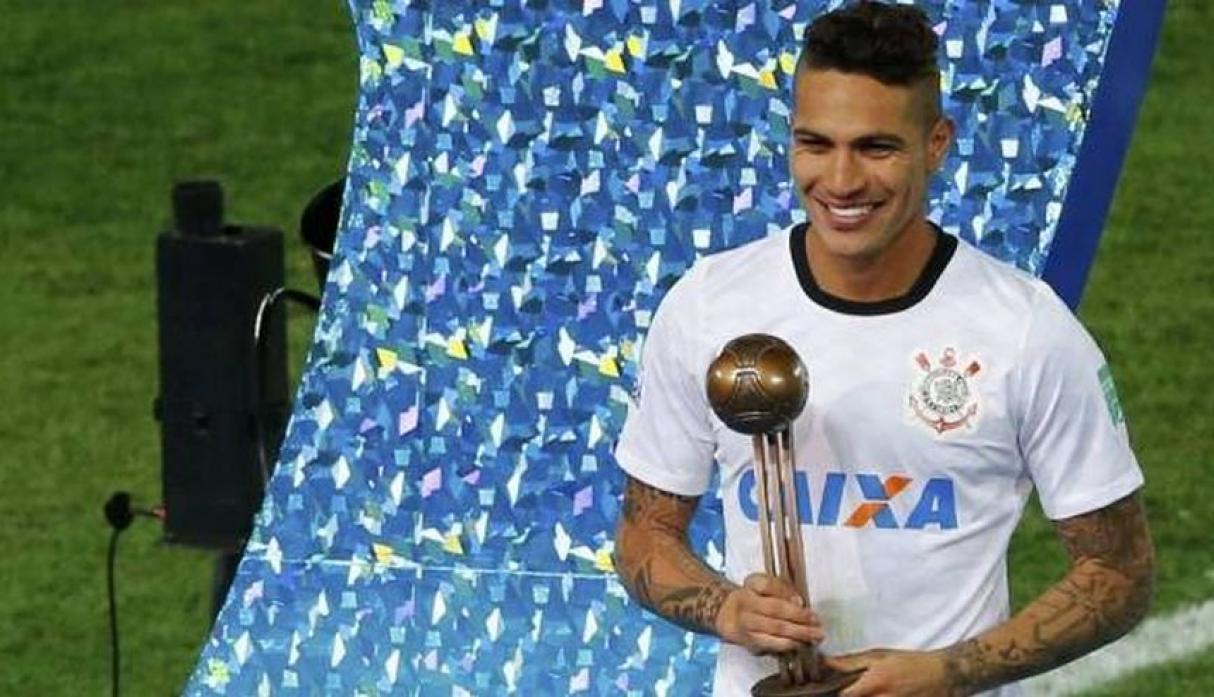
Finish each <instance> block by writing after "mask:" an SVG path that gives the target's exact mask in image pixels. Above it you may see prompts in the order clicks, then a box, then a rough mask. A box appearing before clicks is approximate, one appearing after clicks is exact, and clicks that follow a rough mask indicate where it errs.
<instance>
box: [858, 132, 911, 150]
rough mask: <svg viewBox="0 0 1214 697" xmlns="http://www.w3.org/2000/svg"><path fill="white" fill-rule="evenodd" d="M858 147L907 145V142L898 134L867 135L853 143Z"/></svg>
mask: <svg viewBox="0 0 1214 697" xmlns="http://www.w3.org/2000/svg"><path fill="white" fill-rule="evenodd" d="M852 142H853V143H854V144H856V145H877V144H880V145H897V146H899V147H901V146H903V145H906V140H905V139H903V138H902V136H900V135H897V134H896V133H880V132H878V133H865V134H864V135H862V136H860V137H859V138H856V139H855V140H854V141H852Z"/></svg>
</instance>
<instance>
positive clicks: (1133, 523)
mask: <svg viewBox="0 0 1214 697" xmlns="http://www.w3.org/2000/svg"><path fill="white" fill-rule="evenodd" d="M1057 528H1058V535H1059V537H1060V538H1061V539H1062V542H1063V545H1064V546H1065V547H1066V550H1067V553H1068V554H1070V556H1071V561H1072V566H1071V571H1070V572H1069V573H1068V574H1067V575H1066V577H1065V578H1063V579H1062V580H1061V581H1059V582H1058V583H1057V584H1055V585H1054V586H1053V587H1051V588H1050V589H1049V590H1047V591H1046V592H1045V593H1044V594H1043V595H1042V596H1041V597H1039V598H1038V599H1037V600H1035V601H1034V602H1033V603H1031V604H1030V605H1029V606H1028V607H1026V608H1025V609H1024V611H1022V612H1021V613H1020V614H1019V615H1017V616H1016V618H1015V619H1013V620H1012V621H1011V622H1009V623H1008V624H1006V625H1003V626H1001V627H998V628H996V629H995V630H992V631H990V632H987V633H986V634H983V635H982V636H979V637H976V638H973V639H970V640H968V641H965V642H962V643H960V644H957V645H956V646H954V647H952V648H950V649H948V650H947V651H946V653H945V659H946V669H947V671H948V674H949V678H950V682H951V684H952V685H953V687H954V688H955V690H956V692H957V693H958V694H970V693H972V692H977V691H981V690H984V689H989V688H991V687H994V686H997V685H1001V684H1003V683H1005V682H1010V681H1013V680H1019V679H1022V678H1025V677H1028V676H1030V675H1034V674H1036V673H1040V672H1043V671H1046V670H1050V669H1051V668H1055V667H1057V666H1060V665H1062V664H1063V663H1066V662H1068V661H1071V660H1073V659H1075V658H1077V657H1079V656H1081V655H1083V654H1085V653H1088V652H1089V651H1092V650H1093V649H1095V648H1097V647H1099V646H1101V645H1103V644H1106V643H1108V642H1109V641H1112V640H1113V639H1116V638H1117V637H1119V636H1121V635H1122V634H1124V633H1126V632H1127V631H1129V630H1130V629H1131V628H1132V627H1133V626H1134V625H1135V624H1137V623H1138V622H1139V621H1140V620H1141V619H1142V617H1143V616H1145V615H1146V612H1147V609H1148V608H1149V606H1150V601H1151V595H1152V592H1153V568H1154V551H1153V549H1152V545H1151V538H1150V533H1149V532H1148V529H1147V524H1146V519H1145V515H1144V513H1143V510H1142V505H1141V503H1140V501H1139V499H1138V496H1137V495H1136V494H1134V495H1131V496H1128V497H1126V498H1124V499H1122V500H1120V501H1118V502H1116V503H1114V504H1112V505H1110V506H1107V507H1105V508H1102V509H1100V510H1098V511H1094V512H1092V513H1089V514H1085V515H1081V516H1077V517H1075V518H1070V519H1067V520H1063V521H1059V522H1058V523H1057Z"/></svg>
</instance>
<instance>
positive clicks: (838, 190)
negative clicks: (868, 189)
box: [826, 149, 864, 199]
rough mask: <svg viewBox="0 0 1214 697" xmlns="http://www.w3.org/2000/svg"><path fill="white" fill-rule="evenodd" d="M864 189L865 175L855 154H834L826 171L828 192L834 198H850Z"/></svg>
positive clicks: (840, 152)
mask: <svg viewBox="0 0 1214 697" xmlns="http://www.w3.org/2000/svg"><path fill="white" fill-rule="evenodd" d="M863 188H864V173H863V171H862V170H861V167H860V163H859V162H857V161H856V156H855V154H854V153H851V152H848V151H846V150H844V149H840V150H839V151H837V152H835V153H834V156H833V157H832V158H831V161H830V165H829V166H828V167H827V171H826V190H827V193H829V194H830V196H831V197H832V198H841V199H842V198H850V197H852V196H855V195H857V194H859V193H860V191H861V190H862V189H863Z"/></svg>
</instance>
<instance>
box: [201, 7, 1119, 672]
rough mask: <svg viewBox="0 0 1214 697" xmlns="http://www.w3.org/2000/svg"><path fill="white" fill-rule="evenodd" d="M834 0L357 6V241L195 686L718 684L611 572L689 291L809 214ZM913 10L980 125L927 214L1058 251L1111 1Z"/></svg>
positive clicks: (334, 291) (333, 292) (702, 525)
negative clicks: (792, 170)
mask: <svg viewBox="0 0 1214 697" xmlns="http://www.w3.org/2000/svg"><path fill="white" fill-rule="evenodd" d="M839 4H840V3H839V2H823V1H813V0H802V1H801V2H787V1H779V0H777V1H773V2H768V3H754V2H750V3H747V2H711V3H710V2H704V1H702V0H682V1H680V0H664V1H662V2H657V1H654V0H585V1H584V2H571V1H569V0H548V1H547V2H543V1H531V2H519V1H517V0H511V1H507V0H493V1H491V2H488V3H485V2H471V1H467V0H458V1H457V0H443V2H422V1H420V0H419V1H415V2H408V1H405V0H396V1H395V2H391V1H389V0H352V5H351V10H352V12H353V14H354V18H355V25H356V30H357V37H358V44H359V49H360V53H361V60H360V81H361V92H360V98H359V103H358V110H357V115H356V124H355V132H354V144H353V151H352V156H351V160H350V165H349V179H348V182H349V183H348V189H347V191H346V197H345V206H344V212H343V221H342V230H341V235H340V237H339V241H338V249H337V250H336V257H335V259H334V263H333V269H332V271H331V274H330V278H329V283H328V287H327V289H326V293H325V301H324V307H323V311H322V314H321V318H320V322H319V325H318V328H317V332H316V339H315V344H314V346H313V348H312V352H311V356H310V360H309V367H308V370H307V372H306V375H305V376H304V380H303V385H302V387H301V389H300V391H299V394H298V397H297V401H296V408H295V412H294V415H293V418H292V421H291V424H290V427H289V430H288V434H287V438H286V441H285V443H284V445H283V448H282V455H281V459H280V462H279V465H278V468H277V472H276V473H275V475H274V477H273V479H272V481H271V483H270V486H269V491H268V495H267V499H266V502H265V505H264V508H263V510H262V511H261V513H260V516H259V520H258V524H257V528H256V532H255V533H254V537H253V538H252V540H251V541H250V543H249V546H248V550H247V554H246V556H245V559H244V560H243V562H242V563H241V566H240V569H239V572H238V575H237V578H236V581H235V583H234V586H233V589H232V592H231V594H230V595H229V597H228V600H227V603H226V606H225V607H224V609H223V611H222V613H221V616H220V618H219V621H218V623H217V624H216V627H215V629H214V630H213V633H212V636H211V638H210V640H209V642H208V644H207V646H206V647H205V649H204V651H203V654H202V657H201V659H200V661H199V664H198V666H197V668H196V670H195V673H194V675H193V677H192V679H191V681H190V683H189V685H188V686H187V689H186V691H187V693H190V694H205V695H215V694H219V695H249V694H257V695H269V694H279V693H287V694H296V693H307V694H318V693H321V692H324V693H333V694H378V693H398V694H418V695H429V694H443V695H449V694H450V695H469V694H497V693H500V692H503V691H507V690H528V689H535V690H537V692H535V694H552V693H553V691H554V690H556V691H563V692H568V693H570V694H575V693H582V692H585V693H593V694H606V693H610V694H616V693H619V694H636V695H640V694H650V693H656V694H658V695H682V694H702V693H703V692H705V691H706V690H707V686H708V685H709V684H710V680H711V675H712V666H713V660H714V656H715V642H714V641H713V640H711V639H708V638H705V637H697V636H693V635H690V634H684V633H682V632H681V631H677V630H675V629H673V628H672V627H670V626H669V625H667V624H666V623H664V622H662V621H660V620H657V619H655V618H654V617H653V616H652V615H648V614H647V613H644V612H643V611H642V610H641V609H640V608H639V607H637V606H635V605H633V604H632V603H631V602H630V601H629V600H628V598H627V596H626V594H625V593H624V591H623V589H622V588H621V586H620V585H619V583H618V581H617V580H616V579H615V577H614V575H613V568H612V560H611V553H612V529H613V527H614V520H615V517H616V514H617V510H618V508H619V499H620V494H621V485H622V477H621V475H620V474H619V473H618V471H617V470H616V468H615V465H614V463H613V461H612V458H611V454H610V453H611V446H612V443H613V442H614V439H615V436H616V434H617V433H618V432H619V429H620V427H621V425H622V423H623V419H624V415H625V412H626V410H627V403H628V395H629V394H630V391H631V390H632V388H633V384H634V382H635V378H636V371H637V354H638V348H639V346H640V344H641V342H642V339H643V336H644V334H645V331H646V328H647V327H648V324H649V320H650V317H651V315H652V312H653V310H654V308H655V307H656V305H657V303H658V301H659V300H660V299H661V296H662V294H663V292H664V291H665V289H667V288H668V287H669V286H670V285H671V283H673V282H674V280H675V279H676V278H677V277H678V276H679V275H680V274H681V273H682V272H683V271H684V270H685V269H686V268H687V267H688V266H689V265H690V263H691V262H692V261H693V260H694V259H695V258H696V257H697V256H700V255H702V254H705V253H708V252H712V251H715V250H719V249H722V248H726V247H731V246H735V245H737V244H740V243H743V242H746V241H749V240H753V239H755V238H758V237H761V236H764V235H767V234H771V233H773V232H777V231H779V230H781V229H783V228H784V227H785V226H786V225H787V224H788V223H790V222H792V221H794V220H798V219H800V218H801V217H802V214H801V213H800V212H799V211H798V210H796V207H797V206H796V197H795V195H794V192H793V191H792V189H791V188H790V186H789V184H788V181H787V174H786V164H785V148H786V144H787V142H788V137H789V133H788V115H789V91H790V89H789V88H790V81H791V79H792V72H793V68H794V63H795V59H796V53H797V47H798V38H799V37H800V35H801V32H802V30H803V29H804V27H805V25H806V24H807V23H808V21H809V20H810V18H811V17H813V16H816V15H817V14H818V13H820V12H822V11H823V10H825V9H831V8H834V7H836V6H838V5H839ZM920 4H921V6H922V7H923V8H924V9H925V10H926V11H927V12H928V14H929V16H930V17H931V19H932V21H933V23H934V25H935V29H936V31H937V33H938V34H939V35H940V38H941V51H942V54H943V55H942V58H943V61H944V64H945V71H944V75H943V87H944V91H945V93H946V109H947V111H948V112H949V114H950V116H952V118H954V119H955V120H956V122H957V126H958V138H957V144H956V149H955V153H954V155H955V157H953V158H952V159H951V160H950V161H949V163H948V164H947V166H946V168H945V169H944V171H943V172H942V174H941V176H939V177H938V179H937V181H936V185H935V188H934V189H933V190H932V192H931V210H932V217H934V218H935V219H937V220H938V221H939V222H940V223H941V224H942V226H943V227H944V228H945V229H946V230H948V231H950V232H952V233H954V234H958V235H960V236H962V237H964V238H966V239H969V240H970V241H973V242H975V243H976V244H978V245H979V246H980V247H981V248H983V249H984V250H986V251H988V252H990V253H992V254H995V255H996V256H999V257H1001V258H1004V259H1007V260H1010V261H1012V262H1014V263H1016V264H1017V265H1019V266H1021V267H1022V268H1025V269H1027V270H1030V271H1032V272H1034V273H1040V271H1041V269H1042V267H1043V266H1044V262H1045V259H1046V256H1047V254H1048V251H1049V247H1050V241H1051V236H1052V232H1053V230H1054V228H1055V225H1056V223H1057V221H1058V219H1059V216H1060V215H1061V214H1062V201H1063V196H1064V193H1065V189H1066V186H1067V182H1068V179H1069V177H1070V175H1071V172H1072V170H1073V168H1074V164H1075V153H1077V152H1078V151H1079V144H1080V140H1081V138H1082V135H1083V128H1084V124H1085V123H1086V118H1087V108H1088V103H1089V101H1090V99H1091V96H1092V94H1093V92H1094V89H1095V86H1096V84H1097V81H1098V79H1099V76H1100V70H1101V65H1102V62H1103V58H1104V51H1105V48H1106V45H1107V42H1108V37H1109V34H1110V31H1111V28H1112V23H1113V21H1114V19H1115V17H1116V11H1117V4H1116V2H1114V1H1113V0H1106V1H1103V2H1095V1H1093V2H1083V3H1077V2H1066V3H1063V2H1054V3H1051V2H1023V1H1013V0H984V1H981V2H975V1H973V0H965V1H962V0H952V1H948V2H944V1H941V0H936V1H934V2H924V3H920ZM707 504H708V505H706V506H705V507H704V508H705V509H706V510H702V512H701V515H700V516H699V517H698V519H697V521H696V524H695V526H694V534H693V538H694V540H695V542H696V545H697V546H698V547H699V549H701V550H702V551H703V553H704V554H705V555H706V556H707V558H708V559H709V561H710V562H711V563H714V564H717V565H719V564H721V562H722V559H721V552H720V550H721V549H722V544H721V541H720V539H719V534H720V532H719V530H718V528H719V525H718V523H719V509H720V507H719V502H712V501H709V502H707Z"/></svg>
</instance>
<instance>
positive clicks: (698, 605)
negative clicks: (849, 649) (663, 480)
mask: <svg viewBox="0 0 1214 697" xmlns="http://www.w3.org/2000/svg"><path fill="white" fill-rule="evenodd" d="M698 503H699V499H698V498H697V497H690V496H680V495H678V494H673V493H670V492H667V491H662V490H661V489H655V488H654V487H651V486H649V485H647V484H645V483H644V482H641V481H639V480H637V479H635V478H632V477H629V479H628V487H627V489H626V490H625V492H624V505H623V510H622V513H621V516H620V520H619V524H618V527H617V530H616V548H615V555H616V556H615V563H616V569H617V570H618V572H619V574H620V580H621V581H622V582H623V584H624V587H625V588H627V589H628V592H629V593H630V594H631V595H632V597H633V598H634V599H635V600H636V601H637V602H639V603H640V604H642V605H644V606H645V607H647V608H649V609H650V610H652V611H653V612H655V613H657V614H658V615H661V616H662V617H665V618H666V619H668V620H670V621H671V622H674V623H675V624H677V625H679V626H680V627H683V628H684V629H688V630H691V631H693V632H700V633H703V634H716V635H718V636H720V637H721V638H722V639H724V640H725V641H731V642H733V643H736V644H740V645H743V646H746V647H747V648H749V649H750V650H752V651H755V652H761V651H787V650H789V649H791V648H794V647H796V646H797V645H798V644H799V643H804V642H809V641H819V640H821V638H822V632H821V629H820V627H819V626H818V623H817V618H816V617H815V616H814V615H813V613H811V612H810V611H809V610H807V609H805V608H803V607H800V606H798V605H797V604H796V603H795V600H793V598H794V597H795V592H794V591H793V590H792V589H791V588H790V587H787V586H786V585H782V584H780V583H779V582H778V581H777V580H776V579H773V578H771V577H768V576H764V575H761V574H756V575H754V576H751V577H750V578H747V579H746V582H745V584H743V585H742V586H738V585H737V584H734V583H731V582H730V581H728V580H727V579H725V578H724V577H723V576H721V575H720V574H718V573H716V572H715V571H713V570H712V569H710V568H708V566H707V565H705V564H704V563H703V562H702V561H701V560H700V559H699V558H697V557H696V556H695V554H694V553H693V552H692V550H691V547H690V545H689V544H688V541H687V525H688V523H689V522H690V521H691V516H692V514H693V513H695V509H696V505H697V504H698Z"/></svg>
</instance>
